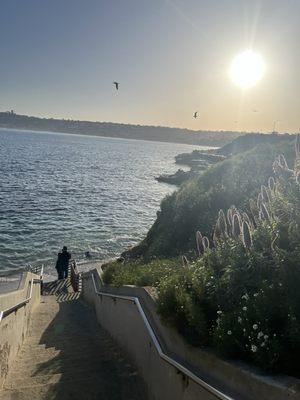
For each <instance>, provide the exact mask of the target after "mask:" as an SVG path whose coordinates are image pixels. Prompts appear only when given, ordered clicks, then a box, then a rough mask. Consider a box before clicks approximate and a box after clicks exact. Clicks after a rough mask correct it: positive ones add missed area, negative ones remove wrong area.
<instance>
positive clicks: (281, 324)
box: [104, 137, 300, 377]
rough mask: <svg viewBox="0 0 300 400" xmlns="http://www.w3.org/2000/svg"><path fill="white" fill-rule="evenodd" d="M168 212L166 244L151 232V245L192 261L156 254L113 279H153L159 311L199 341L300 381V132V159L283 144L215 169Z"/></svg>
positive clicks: (112, 270)
mask: <svg viewBox="0 0 300 400" xmlns="http://www.w3.org/2000/svg"><path fill="white" fill-rule="evenodd" d="M283 152H284V153H285V156H286V157H284V156H283V155H282V153H283ZM274 159H275V161H274ZM292 165H294V167H293V169H291V166H292ZM249 198H250V201H249ZM189 203H190V207H188V205H189ZM232 204H235V205H237V204H238V205H239V207H236V206H232ZM220 209H221V210H220ZM222 209H223V210H224V211H222ZM217 210H218V211H217ZM200 211H202V212H200ZM162 215H163V216H164V222H165V225H166V226H163V225H162V220H160V224H159V226H158V225H156V226H155V225H154V228H155V229H156V233H158V234H159V235H160V236H159V238H162V237H163V235H164V234H165V235H166V237H165V240H164V241H163V243H161V244H160V243H159V242H158V240H155V238H154V237H151V239H152V243H151V246H149V242H148V246H149V247H148V249H151V251H152V252H154V251H155V250H156V251H158V253H159V252H160V254H161V253H162V249H163V250H164V251H168V252H169V254H176V253H179V252H182V251H183V250H188V252H186V251H185V254H186V255H187V257H188V259H189V260H190V261H188V262H187V260H186V258H185V257H183V259H182V260H180V259H179V258H172V260H171V261H169V260H166V259H165V260H157V259H156V260H152V261H149V259H150V257H149V252H148V254H147V257H146V258H145V259H140V260H139V261H131V262H128V263H125V264H124V265H123V264H111V265H110V266H108V268H107V269H106V270H105V274H104V280H105V282H107V283H111V284H114V285H122V284H124V283H132V284H137V285H144V284H145V283H146V284H147V285H153V286H155V287H156V289H157V293H158V299H157V305H158V311H159V313H160V314H161V316H162V317H163V318H164V319H165V320H166V321H167V322H168V323H169V324H171V325H173V326H174V327H176V329H177V330H178V331H179V332H180V333H181V334H183V335H184V336H185V338H186V339H187V340H188V341H190V342H191V343H193V344H195V345H198V346H209V347H212V348H215V349H216V350H217V351H218V352H219V353H220V354H221V355H225V356H229V357H233V358H237V359H243V360H246V361H248V362H250V363H253V364H255V365H257V366H259V367H261V368H262V369H264V370H266V371H275V372H284V373H287V374H291V375H294V376H298V377H299V376H300V375H299V368H298V360H299V357H300V291H299V287H300V268H299V265H300V244H299V243H300V138H299V137H298V138H297V143H296V158H295V152H294V149H293V146H292V144H291V143H282V144H280V145H276V146H269V145H265V146H261V147H260V148H256V149H254V150H252V151H249V152H246V153H243V154H240V155H238V156H236V157H233V158H231V159H230V160H226V161H225V162H223V163H222V164H219V165H217V166H215V167H213V168H211V169H210V170H209V171H207V172H206V173H205V174H204V175H203V176H202V177H200V178H198V179H196V180H194V181H192V182H190V183H188V184H187V185H185V186H184V187H182V188H181V189H180V190H179V191H178V192H177V193H175V194H174V195H173V196H171V197H169V198H168V199H166V200H165V201H164V202H163V204H162V211H161V214H160V215H159V217H158V220H159V219H160V218H162V217H161V216H162ZM167 216H169V219H168V218H167ZM215 216H217V218H216V219H215V218H214V217H215ZM175 217H176V218H175ZM185 219H187V221H185ZM172 223H174V224H175V227H174V228H171V227H172ZM156 224H157V223H156ZM180 226H181V232H177V229H179V227H180ZM158 227H159V228H160V229H161V230H158ZM154 228H152V235H153V234H154V232H153V229H154ZM162 228H163V229H162ZM199 228H200V229H201V232H202V234H201V233H200V232H197V234H196V244H197V245H195V232H196V230H197V229H199ZM191 230H193V234H191V233H190V231H191ZM172 235H173V250H172V251H171V238H172ZM148 236H149V235H148ZM148 240H149V237H148ZM143 245H144V246H145V243H144V244H143ZM176 246H178V247H179V248H178V249H177V248H176ZM189 246H190V247H189ZM192 248H193V249H197V251H198V254H197V255H196V254H195V252H192V251H191V249H192ZM152 254H153V253H152ZM182 254H183V252H182Z"/></svg>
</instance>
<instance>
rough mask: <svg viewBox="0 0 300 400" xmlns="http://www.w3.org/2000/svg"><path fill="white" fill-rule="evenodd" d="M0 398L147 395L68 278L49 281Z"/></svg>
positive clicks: (128, 399)
mask: <svg viewBox="0 0 300 400" xmlns="http://www.w3.org/2000/svg"><path fill="white" fill-rule="evenodd" d="M45 289H46V292H47V295H45V296H43V297H42V302H41V304H40V305H39V307H38V308H37V310H36V311H35V312H34V314H33V318H32V320H31V326H30V330H29V334H28V336H27V338H26V339H25V342H24V344H23V346H22V348H21V350H20V352H19V354H18V356H17V359H16V360H15V362H14V364H13V365H12V368H11V369H10V372H9V374H8V377H7V379H6V381H5V384H4V388H3V390H2V391H0V399H1V400H37V399H47V400H48V399H49V400H50V399H57V400H68V399H70V400H71V399H72V400H77V399H78V400H79V399H80V400H81V399H84V400H92V399H99V400H100V399H101V400H106V399H107V400H135V399H139V400H144V399H145V400H146V399H147V394H146V388H145V385H144V382H143V381H142V379H141V378H140V377H139V376H138V373H137V371H136V369H135V368H134V366H133V365H132V364H131V362H130V361H129V360H128V359H127V358H126V356H125V355H124V353H123V352H122V350H121V349H120V348H119V347H118V346H117V344H116V343H115V342H114V341H113V340H112V338H111V337H110V336H109V335H108V334H107V333H106V332H105V331H104V330H103V329H102V328H101V327H100V326H99V325H98V324H97V321H96V318H95V314H94V312H93V311H92V310H91V309H90V308H89V307H88V306H87V305H86V304H85V303H83V302H82V301H81V300H80V299H79V297H78V294H77V293H74V292H73V291H72V289H71V286H70V283H69V282H68V281H67V282H63V281H62V282H60V283H59V284H57V283H55V284H54V283H50V284H48V285H46V287H45Z"/></svg>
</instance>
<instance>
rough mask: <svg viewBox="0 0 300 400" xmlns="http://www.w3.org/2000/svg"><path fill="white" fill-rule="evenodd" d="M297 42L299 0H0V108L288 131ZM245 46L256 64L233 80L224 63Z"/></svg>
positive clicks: (293, 120)
mask: <svg viewBox="0 0 300 400" xmlns="http://www.w3.org/2000/svg"><path fill="white" fill-rule="evenodd" d="M299 40H300V1H299V0H210V1H207V0H205V1H202V0H105V1H104V0H26V1H24V0H0V55H1V58H0V110H1V111H5V110H10V109H13V110H15V112H16V113H18V114H28V115H35V116H42V117H53V118H71V119H84V120H92V121H111V122H121V123H133V124H143V125H144V124H145V125H161V126H173V127H182V128H190V129H195V130H243V131H261V132H270V131H272V130H273V128H274V126H275V130H277V131H279V132H297V131H299V128H300V96H299V92H300V73H299V72H300V46H299ZM249 48H251V49H252V50H253V51H255V52H258V53H259V54H260V55H261V56H262V57H263V59H264V62H265V64H266V70H265V74H264V77H263V78H262V79H261V80H260V81H259V82H258V83H257V84H256V85H254V86H253V87H251V88H248V89H243V88H241V87H238V86H236V85H235V84H234V83H233V82H232V80H231V79H230V78H229V73H228V70H229V66H230V64H231V62H232V59H233V58H234V57H235V56H236V55H237V54H239V53H241V52H242V51H244V50H246V49H249ZM113 81H118V82H120V89H119V91H116V89H115V88H114V86H113V83H112V82H113ZM196 110H197V111H198V115H199V118H197V119H195V118H193V113H194V112H195V111H196Z"/></svg>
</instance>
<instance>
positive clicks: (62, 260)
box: [55, 250, 71, 270]
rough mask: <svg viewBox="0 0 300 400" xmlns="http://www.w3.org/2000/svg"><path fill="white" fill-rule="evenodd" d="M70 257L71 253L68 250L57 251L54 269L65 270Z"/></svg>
mask: <svg viewBox="0 0 300 400" xmlns="http://www.w3.org/2000/svg"><path fill="white" fill-rule="evenodd" d="M70 258H71V254H70V253H69V252H68V251H64V250H63V251H62V252H60V253H58V256H57V261H56V267H55V268H56V269H57V270H66V269H68V266H69V260H70Z"/></svg>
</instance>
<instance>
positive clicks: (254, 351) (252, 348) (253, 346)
mask: <svg viewBox="0 0 300 400" xmlns="http://www.w3.org/2000/svg"><path fill="white" fill-rule="evenodd" d="M251 351H253V353H256V352H257V347H256V346H255V345H254V344H252V345H251Z"/></svg>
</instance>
